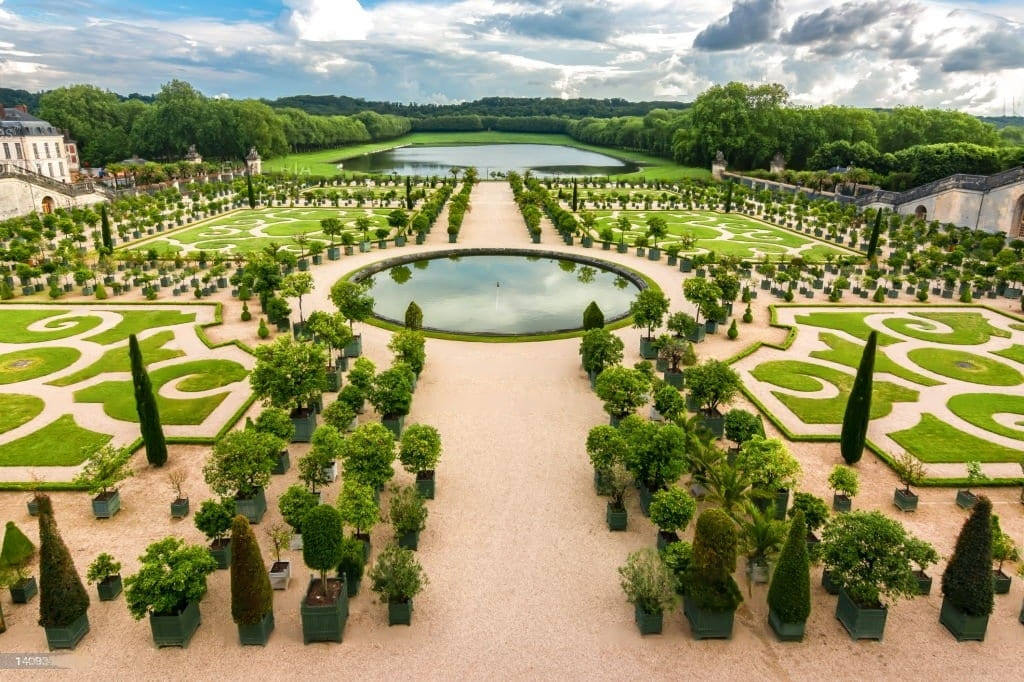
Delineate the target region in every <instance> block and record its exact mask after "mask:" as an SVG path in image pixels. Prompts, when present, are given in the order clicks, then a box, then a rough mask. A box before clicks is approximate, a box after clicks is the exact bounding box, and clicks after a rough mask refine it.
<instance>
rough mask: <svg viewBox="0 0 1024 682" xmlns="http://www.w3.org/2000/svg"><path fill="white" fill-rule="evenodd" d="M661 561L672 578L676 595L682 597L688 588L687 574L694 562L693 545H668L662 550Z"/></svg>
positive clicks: (679, 543)
mask: <svg viewBox="0 0 1024 682" xmlns="http://www.w3.org/2000/svg"><path fill="white" fill-rule="evenodd" d="M661 559H662V561H664V562H665V567H666V568H667V569H668V572H669V574H671V576H672V583H673V586H674V587H675V591H676V594H677V595H679V596H680V597H681V596H682V595H683V591H684V589H685V586H686V574H687V572H688V571H689V570H690V563H691V562H692V561H693V545H691V544H690V543H689V542H686V541H681V542H673V543H672V544H671V545H666V546H665V549H663V550H661Z"/></svg>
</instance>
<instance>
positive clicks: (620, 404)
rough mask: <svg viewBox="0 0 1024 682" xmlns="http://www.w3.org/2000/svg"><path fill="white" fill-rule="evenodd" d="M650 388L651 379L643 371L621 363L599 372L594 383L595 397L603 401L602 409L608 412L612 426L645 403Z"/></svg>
mask: <svg viewBox="0 0 1024 682" xmlns="http://www.w3.org/2000/svg"><path fill="white" fill-rule="evenodd" d="M650 389H651V381H650V379H649V378H648V376H647V375H646V374H645V373H644V372H642V371H640V370H637V369H630V368H627V367H623V366H622V365H616V366H614V367H609V368H608V369H606V370H604V371H603V372H601V374H599V375H598V377H597V381H596V382H595V384H594V390H595V392H596V393H597V397H598V398H600V399H601V400H603V401H604V411H605V412H607V413H608V415H609V418H610V423H611V425H612V426H616V425H618V423H619V422H620V421H621V420H622V419H624V418H625V417H627V416H629V415H630V414H632V413H633V412H634V411H635V410H636V409H637V408H638V407H640V406H641V405H643V404H644V403H646V402H647V395H648V392H649V391H650Z"/></svg>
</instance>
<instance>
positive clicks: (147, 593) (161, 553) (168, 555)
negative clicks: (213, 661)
mask: <svg viewBox="0 0 1024 682" xmlns="http://www.w3.org/2000/svg"><path fill="white" fill-rule="evenodd" d="M139 562H140V566H139V572H138V573H136V574H135V575H130V576H128V577H127V578H125V580H124V595H125V602H126V603H127V604H128V610H129V612H131V614H132V617H133V618H135V620H140V619H142V618H143V617H144V616H146V614H149V613H152V614H155V615H170V614H175V613H179V612H180V611H181V610H182V609H183V608H184V607H185V606H186V605H187V604H188V603H189V602H194V601H199V600H200V599H201V598H202V596H203V595H204V594H206V577H207V576H208V575H209V574H210V573H213V572H214V571H215V570H217V561H216V560H215V559H214V558H213V556H211V555H210V553H209V552H208V551H207V550H206V548H205V547H201V546H199V545H186V544H185V541H184V540H182V539H181V538H175V537H167V538H164V539H163V540H160V541H158V542H154V543H153V544H151V545H150V546H149V547H147V548H146V552H145V553H144V554H143V555H142V556H140V557H139Z"/></svg>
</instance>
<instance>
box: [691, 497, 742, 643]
mask: <svg viewBox="0 0 1024 682" xmlns="http://www.w3.org/2000/svg"><path fill="white" fill-rule="evenodd" d="M736 549H737V538H736V524H735V523H734V522H733V521H732V519H730V518H729V516H728V515H727V514H726V513H725V512H723V511H722V510H721V509H716V508H712V509H707V510H705V511H704V512H702V513H701V515H700V516H699V517H698V518H697V530H696V533H695V535H694V540H693V558H692V560H691V562H690V567H689V569H688V570H687V572H686V575H685V577H684V581H683V613H684V614H685V616H686V619H687V621H689V623H690V631H691V633H692V634H693V637H694V639H706V638H725V639H729V638H731V637H732V624H733V616H734V615H735V613H736V608H737V607H738V606H739V605H740V602H742V601H743V596H742V595H741V594H740V588H739V586H738V585H737V584H736V581H735V580H733V577H732V574H733V572H734V571H735V570H736Z"/></svg>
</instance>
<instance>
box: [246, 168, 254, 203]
mask: <svg viewBox="0 0 1024 682" xmlns="http://www.w3.org/2000/svg"><path fill="white" fill-rule="evenodd" d="M245 190H246V192H247V193H248V195H249V208H256V191H255V190H254V189H253V188H252V174H250V173H246V174H245Z"/></svg>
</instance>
